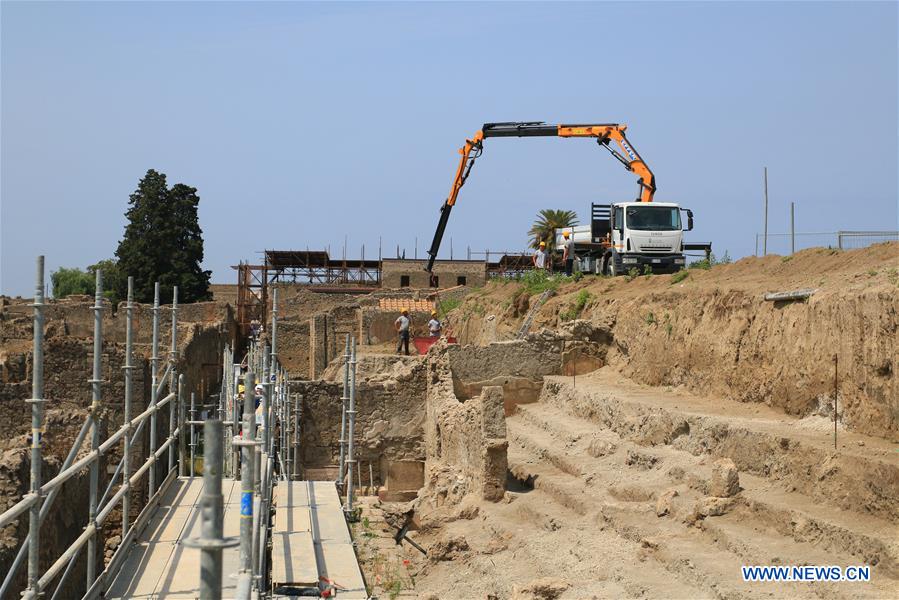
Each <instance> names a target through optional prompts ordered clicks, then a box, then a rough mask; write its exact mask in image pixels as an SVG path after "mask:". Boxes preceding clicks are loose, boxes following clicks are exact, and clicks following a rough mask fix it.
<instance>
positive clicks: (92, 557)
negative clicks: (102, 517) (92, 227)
mask: <svg viewBox="0 0 899 600" xmlns="http://www.w3.org/2000/svg"><path fill="white" fill-rule="evenodd" d="M93 311H94V368H93V374H92V375H91V381H90V384H91V414H92V415H93V417H94V418H93V421H94V426H93V430H92V431H91V450H93V451H96V452H97V454H98V457H99V449H100V399H101V389H100V383H101V380H100V358H101V353H102V352H103V319H102V316H101V315H102V312H103V271H101V270H100V269H97V276H96V288H95V290H94V308H93ZM99 485H100V461H99V460H95V461H94V462H92V463H91V467H90V499H89V504H88V524H89V525H93V526H94V529H95V530H96V527H97V499H98V496H97V494H98V492H99V490H98V489H97V488H98V487H99ZM95 533H96V531H95ZM96 575H97V536H96V535H91V537H90V539H88V541H87V573H86V578H87V585H86V587H90V586H91V584H92V583H93V582H94V579H95V577H96Z"/></svg>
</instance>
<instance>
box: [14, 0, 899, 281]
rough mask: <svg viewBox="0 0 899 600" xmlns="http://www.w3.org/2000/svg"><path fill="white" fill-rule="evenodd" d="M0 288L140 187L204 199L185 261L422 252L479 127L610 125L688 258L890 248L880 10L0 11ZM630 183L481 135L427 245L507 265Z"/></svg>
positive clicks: (89, 236)
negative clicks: (530, 242) (546, 221)
mask: <svg viewBox="0 0 899 600" xmlns="http://www.w3.org/2000/svg"><path fill="white" fill-rule="evenodd" d="M0 20H2V30H0V33H2V47H0V50H2V62H0V68H2V77H0V84H2V96H0V100H2V110H0V126H2V135H0V141H2V144H0V152H2V163H0V201H2V211H0V217H2V225H0V233H2V243H0V251H2V260H0V268H2V271H0V291H2V292H3V293H7V294H29V293H30V292H31V290H32V289H33V285H34V284H33V272H34V267H33V265H34V257H35V256H36V255H37V254H40V253H43V254H46V255H47V264H48V268H49V269H55V268H58V267H59V266H80V267H84V266H86V265H88V264H91V263H93V262H96V261H97V260H100V259H103V258H107V257H110V256H112V255H113V253H114V251H115V248H116V245H117V243H118V241H119V239H120V238H121V235H122V232H123V229H124V223H125V220H124V213H125V210H126V208H127V200H128V195H129V194H130V193H131V192H132V191H133V190H134V189H135V187H136V186H137V182H138V180H139V179H140V178H141V177H142V176H143V174H144V173H145V172H146V170H147V169H149V168H154V169H157V170H160V171H162V172H164V173H166V174H167V175H168V178H169V183H170V184H174V183H176V182H183V183H187V184H189V185H192V186H195V187H197V188H198V189H199V194H200V197H201V203H200V220H201V226H202V228H203V231H204V237H205V240H206V257H205V267H206V268H208V269H211V270H212V271H213V281H214V282H222V283H228V282H234V281H236V276H235V272H234V271H233V270H231V269H230V268H229V267H230V265H234V264H236V263H237V262H238V261H239V260H241V259H244V260H246V259H250V260H259V257H260V255H259V254H258V252H260V251H262V250H264V249H266V248H278V249H292V248H306V247H307V246H308V247H309V248H313V249H315V248H322V247H325V246H328V245H330V246H331V249H332V254H333V255H338V256H339V254H340V252H341V250H340V248H341V247H342V245H343V241H344V236H346V237H347V238H348V240H349V255H350V256H353V257H355V256H358V254H359V252H360V249H361V246H362V245H363V244H365V246H366V256H367V257H371V256H376V255H377V248H378V243H379V238H380V239H382V240H383V242H382V243H383V247H384V249H385V255H388V256H389V255H392V254H393V253H395V249H396V245H397V244H399V245H400V247H401V248H405V249H406V254H407V256H411V255H412V254H413V253H414V244H415V238H416V237H417V238H418V255H419V257H423V256H424V255H425V249H426V248H427V246H428V244H429V243H430V240H431V237H432V235H433V231H434V228H435V225H436V221H437V217H438V209H439V207H440V204H441V203H442V201H443V199H444V198H445V196H446V194H447V192H448V190H449V187H450V183H451V180H452V176H453V173H454V170H455V167H456V162H457V158H458V154H457V153H456V150H457V148H458V147H459V146H460V145H461V143H462V142H463V141H464V139H465V137H466V136H471V135H472V134H473V133H474V132H475V131H477V130H478V128H479V127H480V125H481V124H482V123H484V122H489V121H514V120H545V121H548V122H590V121H594V122H620V123H627V124H628V125H629V129H628V134H629V138H630V140H631V141H632V142H633V144H634V146H635V147H636V148H637V149H638V150H639V151H640V152H641V154H642V155H643V157H644V159H645V160H646V162H647V163H648V164H649V166H650V167H651V168H652V169H653V171H654V172H655V175H656V179H657V183H658V187H659V191H658V193H657V195H656V199H657V200H659V201H673V202H680V203H681V204H682V205H684V206H687V207H690V208H692V209H693V210H694V212H695V213H696V230H695V231H694V232H693V235H692V239H694V240H697V241H707V240H709V241H712V242H713V244H714V247H715V249H716V251H718V253H719V254H720V253H722V252H723V251H724V250H725V249H726V250H728V251H729V252H730V254H731V255H732V256H734V257H739V256H744V255H747V254H752V253H753V251H754V234H755V233H756V232H757V231H760V230H761V225H762V201H763V196H762V169H763V167H764V166H766V165H767V166H768V169H769V195H770V223H771V226H770V228H771V230H772V231H786V230H787V229H788V226H789V221H788V215H789V203H790V201H794V202H795V203H796V213H797V230H798V231H834V230H837V229H896V228H897V162H899V157H897V87H899V85H897V51H899V47H897V4H896V3H894V2H880V3H861V2H845V3H840V2H826V3H813V2H799V3H775V2H759V3H750V2H746V3H736V2H707V3H688V2H664V3H650V2H640V3H573V4H562V3H525V4H519V3H454V4H436V3H397V4H392V3H362V4H356V3H331V4H318V3H211V2H203V3H132V2H128V3H126V2H117V3H63V4H56V3H14V2H3V3H2V5H0ZM635 195H636V183H635V179H634V177H633V176H632V175H631V174H630V173H627V172H626V171H625V170H624V169H623V168H621V166H620V165H619V164H618V163H617V162H616V161H614V160H613V159H612V158H611V157H609V156H608V155H607V153H605V152H604V151H602V150H601V149H599V148H597V147H596V146H595V144H593V143H592V142H590V141H588V140H562V139H554V138H548V139H547V138H543V139H526V140H513V139H494V140H487V142H486V144H485V151H484V155H483V156H482V157H481V159H480V160H479V162H478V165H477V166H476V168H475V170H474V172H473V174H472V176H471V178H470V179H469V181H468V184H467V185H466V187H465V189H464V190H463V192H462V194H461V195H460V199H459V203H458V204H457V206H456V209H455V210H454V211H453V215H452V219H451V221H450V226H449V229H448V231H447V234H446V238H445V240H444V246H443V250H444V254H446V255H447V256H448V252H449V239H450V238H452V239H453V245H454V247H455V251H456V257H459V255H460V254H462V253H463V252H464V249H465V247H466V246H469V245H470V246H471V247H472V248H476V249H484V248H489V249H491V250H498V249H509V250H516V249H522V248H524V247H525V243H526V232H527V229H528V228H529V226H530V224H531V222H532V221H533V219H534V216H535V214H536V212H537V211H538V210H539V209H541V208H566V209H573V210H576V211H578V213H579V215H580V217H581V219H582V220H586V218H587V217H588V216H589V215H588V211H589V206H590V202H591V201H594V202H598V201H621V200H629V199H632V198H634V197H635Z"/></svg>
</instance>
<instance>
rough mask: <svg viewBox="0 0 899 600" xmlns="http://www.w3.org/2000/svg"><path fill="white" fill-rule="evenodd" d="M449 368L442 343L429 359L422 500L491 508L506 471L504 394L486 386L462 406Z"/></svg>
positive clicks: (503, 484)
mask: <svg viewBox="0 0 899 600" xmlns="http://www.w3.org/2000/svg"><path fill="white" fill-rule="evenodd" d="M451 363H452V358H451V355H450V353H449V352H447V350H446V345H445V343H443V342H441V343H440V346H439V347H438V348H437V350H436V351H435V352H431V353H429V355H428V390H427V404H426V406H427V418H426V420H425V423H426V425H425V450H426V457H425V479H426V489H425V492H424V498H425V499H427V500H428V501H429V502H430V503H431V504H433V505H434V506H437V507H439V506H442V505H443V504H455V503H458V502H459V501H461V499H462V498H463V497H464V496H466V495H468V494H474V495H475V496H477V497H479V498H483V499H485V500H490V501H494V502H495V501H498V500H500V499H501V498H502V497H503V494H504V493H505V489H506V474H507V471H508V459H507V454H506V453H507V449H508V440H507V439H506V418H505V415H504V411H503V390H502V388H501V387H499V386H486V387H484V388H483V389H482V390H481V392H480V394H479V395H477V396H475V397H473V398H469V399H467V400H464V401H463V400H460V399H459V398H458V397H457V396H456V394H455V392H454V391H453V383H452V382H453V374H452V366H451Z"/></svg>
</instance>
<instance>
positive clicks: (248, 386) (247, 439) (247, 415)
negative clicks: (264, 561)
mask: <svg viewBox="0 0 899 600" xmlns="http://www.w3.org/2000/svg"><path fill="white" fill-rule="evenodd" d="M254 385H255V374H254V373H253V372H252V371H249V372H247V374H246V378H245V379H244V402H243V429H242V431H241V436H242V439H241V440H240V442H239V444H240V447H241V453H240V576H241V578H243V577H247V576H248V577H249V579H250V581H252V578H253V463H254V462H255V456H254V454H255V452H254V446H255V440H254V438H255V435H254V434H255V431H254V429H255V427H254V424H255V422H256V417H255V410H254V407H253V396H252V393H253V386H254ZM239 587H240V586H239Z"/></svg>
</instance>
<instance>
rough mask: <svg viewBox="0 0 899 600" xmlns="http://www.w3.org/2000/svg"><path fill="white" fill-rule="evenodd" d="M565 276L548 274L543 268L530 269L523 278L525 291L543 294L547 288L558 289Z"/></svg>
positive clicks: (529, 293) (530, 294) (531, 294)
mask: <svg viewBox="0 0 899 600" xmlns="http://www.w3.org/2000/svg"><path fill="white" fill-rule="evenodd" d="M563 279H566V278H565V277H555V276H552V275H547V273H546V271H544V270H543V269H534V270H532V271H528V272H527V273H525V274H524V276H522V278H521V283H522V286H523V288H524V291H525V292H526V293H527V294H528V295H529V296H533V295H534V294H541V293H543V292H545V291H546V290H557V289H559V285H561V283H562V280H563Z"/></svg>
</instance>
